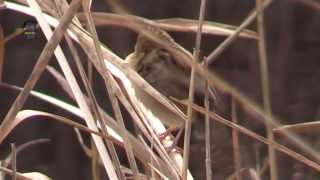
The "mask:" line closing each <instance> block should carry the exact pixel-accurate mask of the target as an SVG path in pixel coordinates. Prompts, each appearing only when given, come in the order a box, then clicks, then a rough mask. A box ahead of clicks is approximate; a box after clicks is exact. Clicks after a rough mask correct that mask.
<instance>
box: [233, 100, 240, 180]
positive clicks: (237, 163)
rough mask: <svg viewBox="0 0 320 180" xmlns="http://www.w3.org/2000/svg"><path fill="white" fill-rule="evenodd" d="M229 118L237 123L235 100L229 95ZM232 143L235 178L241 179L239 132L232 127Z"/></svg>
mask: <svg viewBox="0 0 320 180" xmlns="http://www.w3.org/2000/svg"><path fill="white" fill-rule="evenodd" d="M231 120H232V122H233V123H235V124H237V123H238V118H237V109H236V102H235V100H234V98H232V97H231ZM232 145H233V158H234V167H235V168H234V169H235V175H236V178H237V180H241V179H242V177H241V172H240V170H241V155H240V154H241V152H240V143H239V133H238V131H237V130H236V129H234V128H233V129H232Z"/></svg>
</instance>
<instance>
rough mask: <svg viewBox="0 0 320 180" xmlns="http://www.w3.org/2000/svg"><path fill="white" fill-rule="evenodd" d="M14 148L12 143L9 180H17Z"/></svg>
mask: <svg viewBox="0 0 320 180" xmlns="http://www.w3.org/2000/svg"><path fill="white" fill-rule="evenodd" d="M16 150H17V149H16V146H15V145H14V143H11V169H12V175H11V179H12V180H16V179H17V151H16Z"/></svg>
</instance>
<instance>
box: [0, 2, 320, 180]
mask: <svg viewBox="0 0 320 180" xmlns="http://www.w3.org/2000/svg"><path fill="white" fill-rule="evenodd" d="M93 3H94V2H93ZM110 3H111V4H112V5H113V6H114V7H115V8H114V9H115V12H116V13H96V12H92V11H91V8H90V7H91V1H90V0H72V1H71V2H70V4H69V3H68V2H67V1H65V0H54V1H52V0H41V1H36V0H17V1H4V2H3V4H2V8H4V9H7V10H10V11H15V12H16V13H24V14H27V15H30V16H33V17H34V18H35V19H36V21H37V25H35V26H36V27H35V28H39V29H41V31H42V32H43V34H44V35H45V37H46V38H47V40H48V41H47V43H46V44H45V46H44V47H43V50H42V52H41V55H40V56H39V58H38V59H37V63H36V64H35V66H34V68H33V70H32V72H31V73H30V75H29V77H28V80H27V81H26V82H25V84H24V87H17V86H15V85H14V84H8V83H5V82H1V86H2V87H5V88H8V89H11V90H12V91H19V95H18V96H17V97H16V99H15V101H14V102H13V104H12V105H11V107H10V110H9V111H8V113H7V114H6V115H5V118H4V119H3V121H2V123H1V126H0V143H2V142H3V141H4V139H5V138H6V137H7V136H8V134H9V133H10V132H11V131H12V130H13V129H14V128H15V127H16V126H17V125H18V124H19V123H21V122H23V121H25V120H28V119H32V117H36V116H37V117H38V116H40V117H49V118H50V119H53V120H55V121H56V122H57V123H64V124H67V125H69V126H72V127H74V128H75V131H76V132H77V134H78V139H79V148H83V150H84V151H85V152H86V153H87V155H88V156H89V157H90V158H92V160H93V161H92V162H93V163H92V167H96V168H92V169H93V170H92V179H99V178H101V177H99V176H100V172H99V168H97V167H98V166H102V167H103V171H105V172H106V175H107V177H109V179H130V178H134V179H193V178H194V177H193V174H192V172H191V171H189V170H188V168H189V166H190V162H189V161H190V157H192V156H195V155H194V154H191V153H190V148H192V143H190V137H191V133H192V128H191V127H192V124H191V118H193V117H194V116H192V114H193V113H196V112H197V113H199V114H202V115H203V117H204V119H205V121H201V123H204V124H205V132H204V133H203V134H202V136H205V141H204V142H203V145H202V147H203V149H205V152H203V153H205V154H206V157H205V161H204V162H202V163H203V167H205V169H202V170H201V171H202V172H203V173H205V174H206V175H205V176H206V178H207V179H213V177H214V175H215V174H217V173H219V172H216V171H215V169H216V168H215V166H223V164H217V165H213V164H215V163H214V162H215V159H214V157H213V156H212V153H214V152H212V146H213V144H211V143H212V140H210V138H211V135H210V133H213V132H221V131H219V130H218V129H215V128H219V127H218V126H214V127H211V128H210V124H211V123H212V122H215V123H217V124H222V125H223V126H224V127H228V130H229V131H227V133H229V134H230V136H231V134H232V136H231V137H230V138H228V139H227V141H229V142H231V145H232V146H231V148H229V150H226V151H224V153H225V154H224V156H225V157H227V156H228V157H232V161H233V162H232V163H231V164H228V167H229V166H231V167H232V170H231V171H228V172H230V173H229V174H228V179H238V180H240V179H246V178H251V179H266V178H270V179H272V180H276V179H278V178H279V177H278V171H279V168H278V167H277V152H281V155H286V156H289V157H291V158H292V159H294V160H295V161H297V162H300V163H302V164H304V165H306V166H308V167H309V168H310V169H313V170H315V171H319V170H320V165H319V164H318V162H319V161H320V156H319V153H318V152H317V150H316V149H314V148H312V147H311V146H310V145H309V144H308V143H307V142H304V141H302V139H301V138H300V137H299V136H297V133H299V132H303V131H306V129H308V130H310V129H315V130H316V129H317V128H316V127H317V123H306V124H294V125H291V126H283V125H282V124H281V123H280V121H279V120H278V119H276V118H275V117H274V116H273V115H272V111H271V109H272V107H271V103H270V97H269V96H270V95H269V94H270V93H269V79H268V76H269V75H268V60H267V57H268V56H267V54H266V50H265V49H266V48H265V37H264V34H265V32H264V16H263V15H264V9H266V8H268V6H269V5H270V4H272V1H271V0H256V8H255V9H253V10H252V11H251V12H250V13H249V15H248V16H247V18H246V19H245V20H244V21H243V22H242V23H241V25H239V26H230V25H226V24H222V23H214V22H210V21H206V20H205V16H204V14H205V11H206V10H205V9H206V1H205V0H202V1H201V7H199V19H198V20H191V19H179V18H171V19H161V20H150V19H146V18H142V17H138V16H133V15H126V14H125V11H124V10H123V9H122V8H121V6H120V5H119V4H116V3H115V2H112V1H110ZM255 21H256V22H257V29H256V32H255V31H251V30H247V27H248V26H249V25H250V24H252V23H253V22H255ZM101 26H118V27H123V28H126V29H129V30H130V31H133V32H136V33H137V34H139V35H142V36H144V37H145V38H147V39H148V40H149V41H151V42H153V43H155V44H157V46H159V47H161V48H162V49H165V50H166V51H168V52H169V53H170V54H172V56H173V57H174V59H176V60H177V61H179V64H181V65H182V66H184V68H186V69H189V70H190V72H191V73H190V87H189V90H190V93H189V99H188V101H181V100H178V99H174V98H167V97H165V96H163V95H162V94H161V93H159V92H158V91H157V90H156V89H154V88H153V87H152V86H151V85H150V84H149V83H148V82H146V81H145V80H144V79H143V77H141V76H140V75H139V74H138V73H137V72H136V71H135V70H134V69H131V67H130V66H128V64H127V63H126V61H124V60H123V59H121V58H120V57H119V56H117V54H115V53H114V52H113V51H112V50H111V49H109V48H107V46H106V45H104V44H102V43H101V42H100V41H99V36H98V34H97V31H96V27H101ZM27 30H28V29H21V30H20V31H16V32H15V33H14V34H10V35H7V36H4V35H3V33H0V41H1V44H0V45H1V46H0V60H1V62H0V63H1V64H0V65H1V69H4V68H6V67H3V65H4V63H3V62H4V61H5V59H4V53H5V45H6V43H7V42H8V41H10V40H12V39H13V38H15V37H16V36H17V35H19V34H21V33H24V32H25V31H27ZM167 32H179V33H186V32H188V33H194V34H196V40H195V45H194V52H189V51H187V50H186V49H184V48H183V47H182V46H180V45H179V44H178V43H176V42H175V41H174V40H172V39H171V38H170V36H169V35H168V33H167ZM202 34H206V35H210V36H224V37H226V38H225V40H224V41H223V42H222V43H221V44H220V45H219V46H218V47H217V48H216V49H214V50H213V52H212V53H211V54H209V55H207V56H206V57H201V56H200V55H199V52H200V51H201V36H202ZM239 38H246V39H251V40H252V41H256V42H257V45H258V54H259V63H260V71H261V75H260V76H261V87H262V88H261V89H262V92H261V93H262V97H263V107H260V106H259V105H258V104H257V103H255V102H254V101H252V100H251V99H249V98H248V97H246V96H245V95H243V93H242V92H240V91H238V90H237V89H236V88H234V86H233V85H232V84H229V83H228V82H226V81H224V80H223V79H221V78H220V77H219V76H218V75H217V74H216V73H215V72H214V71H211V70H208V69H207V65H208V64H210V63H212V62H214V61H215V60H216V59H217V58H219V56H220V54H221V53H222V52H223V51H224V50H225V49H226V48H227V47H228V46H230V45H231V44H232V43H233V42H234V41H235V40H236V39H239ZM62 39H64V40H65V41H66V42H67V45H68V48H66V50H67V51H69V52H70V53H71V55H72V58H71V59H67V58H66V55H65V54H64V52H63V51H62V48H61V47H60V46H59V43H60V42H61V40H62ZM79 47H81V48H79ZM30 48H32V47H30ZM79 51H83V52H84V53H85V54H86V56H87V57H88V58H87V61H88V62H86V63H88V70H86V69H85V68H84V65H83V62H84V58H83V57H82V56H81V55H80V54H79ZM52 56H55V57H56V59H57V62H58V64H59V66H60V68H61V70H62V71H61V72H60V71H58V70H56V69H55V68H53V67H52V66H50V65H48V64H49V61H50V60H51V59H52V58H51V57H52ZM70 61H74V64H75V65H76V68H73V69H72V68H71V67H70ZM74 69H76V70H74ZM93 69H94V71H96V72H97V74H98V75H99V76H100V77H101V78H102V79H103V80H104V87H105V89H106V91H107V92H108V96H109V97H108V98H109V100H110V102H111V108H110V109H112V111H113V114H114V115H113V116H110V115H109V112H107V111H106V110H105V109H103V108H102V107H101V106H100V105H99V104H98V102H97V98H96V95H95V93H94V92H93V87H92V72H93ZM44 71H48V72H49V73H50V74H51V75H52V76H53V77H54V78H55V79H56V81H57V82H58V83H59V84H60V86H61V89H62V90H63V91H64V92H65V93H66V94H67V95H68V96H69V97H70V98H71V99H72V100H73V103H72V104H69V103H67V102H65V101H64V100H61V99H58V98H56V97H53V96H49V95H46V94H43V93H41V92H37V91H34V90H33V88H34V86H35V85H36V83H37V82H38V80H39V79H40V78H41V76H42V74H43V72H44ZM74 71H77V74H79V77H76V76H75V74H76V73H75V72H74ZM1 74H2V72H1V73H0V75H1ZM17 75H19V74H17ZM195 75H198V76H199V77H201V78H202V79H203V81H205V82H206V84H207V86H208V87H211V88H214V89H217V90H218V91H221V92H223V93H225V94H227V95H228V96H230V97H231V99H232V101H230V102H227V103H229V104H231V105H230V106H231V114H232V117H231V118H226V117H224V116H222V115H221V114H219V113H217V112H214V111H209V109H210V108H209V106H210V105H209V103H208V96H209V93H206V98H204V99H203V101H205V103H203V104H204V106H200V105H197V104H195V103H194V101H193V92H194V77H195ZM137 92H139V93H146V94H148V95H149V96H151V97H153V98H154V99H156V100H157V101H158V105H159V106H161V108H165V109H166V110H167V111H170V113H174V114H175V115H176V116H177V117H179V118H181V119H184V120H185V122H186V123H185V131H184V136H182V137H183V139H184V144H183V146H182V147H183V148H182V149H183V150H181V151H178V150H177V149H178V148H176V147H173V149H172V147H171V144H172V143H173V140H174V137H173V136H172V135H170V136H167V137H165V139H160V138H159V135H160V134H162V133H165V132H166V128H165V127H164V125H163V124H162V122H161V119H160V118H159V117H157V116H156V115H155V114H156V113H152V111H151V112H150V111H149V110H148V107H146V108H145V107H144V108H143V104H142V105H141V102H140V101H139V99H137V97H136V96H135V95H136V93H137ZM30 96H33V97H36V98H39V99H41V100H42V101H45V102H47V103H50V104H53V105H54V106H57V107H59V108H61V109H63V110H65V111H67V112H69V113H71V114H73V115H75V116H77V117H78V118H79V119H82V120H83V122H84V123H83V124H80V123H77V122H75V121H74V120H72V119H69V118H67V117H63V116H61V115H58V114H53V113H49V112H44V111H40V110H36V109H23V107H24V104H25V102H26V100H27V99H28V97H30ZM173 102H174V103H173ZM175 104H181V105H183V106H186V107H187V109H188V110H187V112H186V113H184V112H182V111H181V110H180V109H179V108H177V106H176V105H175ZM120 105H122V106H123V107H125V109H126V111H127V112H126V113H128V114H129V115H130V118H131V119H132V120H130V121H127V120H126V119H124V117H127V116H124V115H123V112H124V111H123V110H121V109H120ZM237 106H241V107H242V108H243V109H244V110H245V111H246V112H247V113H248V114H250V115H252V117H253V118H255V119H257V120H260V123H261V124H264V127H265V129H266V137H264V136H262V135H260V134H258V133H256V132H254V131H252V130H250V129H248V128H246V127H243V126H241V125H240V124H238V123H237V119H238V118H237V110H236V107H237ZM125 122H126V123H127V122H130V125H128V124H126V123H125ZM129 126H130V127H132V126H134V127H135V131H132V130H128V127H129ZM79 130H80V131H83V132H85V133H89V134H90V135H91V137H92V141H93V142H94V145H93V146H92V147H87V145H86V144H85V143H84V142H83V139H82V136H81V133H79ZM275 133H281V134H282V136H283V137H284V138H286V139H288V141H290V142H291V143H293V144H294V145H295V146H297V147H298V148H299V152H298V151H295V150H293V149H290V148H288V147H286V146H285V145H283V144H281V143H279V142H277V141H276V140H275V139H274V134H275ZM213 134H214V135H215V136H219V133H213ZM239 134H241V136H243V135H244V136H247V137H249V138H250V141H252V142H256V141H258V142H261V143H262V144H265V147H267V149H268V153H266V154H267V155H266V156H265V157H264V160H261V162H259V161H258V160H256V161H255V162H254V163H253V166H245V165H244V164H245V163H244V162H243V161H244V159H243V158H244V155H243V152H242V150H241V149H242V146H243V145H241V141H239V140H240V137H239ZM220 135H221V134H220ZM217 138H218V139H219V138H220V137H216V139H217ZM37 143H41V140H34V141H32V142H28V143H26V144H24V145H21V146H18V147H15V144H14V142H13V143H12V144H11V147H12V151H11V154H10V155H9V157H7V158H6V159H5V160H3V163H1V167H0V170H1V171H2V172H3V173H1V175H2V176H3V177H4V176H5V174H7V175H10V176H12V177H13V179H14V178H18V179H35V178H43V179H49V177H47V176H46V175H44V174H41V173H38V172H29V173H19V169H18V170H17V168H16V156H17V153H19V152H20V151H21V149H23V148H25V146H26V147H27V146H30V145H34V144H37ZM252 144H253V143H252ZM214 145H215V146H218V147H219V146H221V144H219V143H215V144H214ZM119 147H120V148H119ZM204 147H205V148H204ZM119 149H123V150H124V151H123V150H119ZM168 149H172V150H170V151H168ZM230 149H231V150H230ZM301 152H303V153H301ZM199 153H201V152H199ZM306 154H307V156H306ZM22 156H23V154H22ZM119 157H121V159H123V157H125V159H126V161H125V162H123V161H120V160H119V159H120V158H119ZM246 157H248V156H246ZM249 157H250V158H255V157H256V155H255V154H254V153H251V154H250V155H249ZM254 165H255V166H256V168H254ZM9 167H10V168H9ZM258 167H261V168H258ZM268 172H270V173H268ZM0 178H1V177H0Z"/></svg>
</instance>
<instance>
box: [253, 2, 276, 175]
mask: <svg viewBox="0 0 320 180" xmlns="http://www.w3.org/2000/svg"><path fill="white" fill-rule="evenodd" d="M262 3H263V2H262V0H256V7H257V11H258V17H257V26H258V34H259V40H258V52H259V60H260V72H261V73H260V77H261V86H262V99H263V107H264V109H265V112H266V114H268V115H271V114H272V110H271V98H270V87H269V73H268V63H267V52H266V42H265V29H264V10H263V8H262ZM265 126H266V129H267V136H268V139H269V140H271V141H274V135H273V132H272V128H273V126H272V124H271V123H270V122H268V121H266V122H265ZM268 151H269V163H270V179H271V180H277V179H278V168H277V158H276V151H275V149H274V148H273V147H272V146H268Z"/></svg>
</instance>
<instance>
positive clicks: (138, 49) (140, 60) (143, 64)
mask: <svg viewBox="0 0 320 180" xmlns="http://www.w3.org/2000/svg"><path fill="white" fill-rule="evenodd" d="M126 62H127V63H128V64H129V66H130V67H131V68H133V69H134V70H135V71H137V73H138V74H139V75H141V77H143V78H144V79H145V80H146V81H147V82H148V83H149V84H150V85H151V86H152V87H154V88H155V89H156V90H158V91H159V92H160V93H161V94H162V95H164V96H166V97H168V98H169V97H174V98H177V99H180V100H184V99H188V94H189V81H190V72H191V71H190V69H186V68H185V67H183V66H181V64H179V62H178V61H176V60H175V59H174V57H173V56H172V55H171V54H170V53H169V52H168V51H167V50H165V49H164V48H162V47H160V46H159V45H157V44H156V43H154V42H152V41H150V40H148V39H147V38H146V37H144V36H142V35H139V36H138V39H137V43H136V46H135V50H134V52H133V53H131V54H130V55H129V56H128V57H127V58H126ZM204 92H205V83H204V80H202V79H200V78H199V77H198V76H196V79H195V97H196V98H200V97H202V98H201V101H203V97H204ZM210 92H211V95H212V97H213V100H214V101H215V100H216V98H215V93H213V91H210ZM136 97H137V99H138V100H139V101H140V102H142V103H143V104H144V106H145V107H146V108H147V109H149V110H150V111H151V112H152V113H153V114H154V115H155V116H156V117H158V118H159V119H160V120H161V122H162V123H164V124H165V125H166V126H168V127H169V128H171V129H177V128H181V127H184V124H185V120H184V119H182V118H181V117H179V116H178V115H176V114H174V113H173V112H171V111H170V110H168V109H167V108H166V107H164V106H163V105H162V104H161V103H159V102H158V101H157V100H156V99H154V98H153V97H151V96H150V95H149V94H147V93H145V92H143V91H141V92H140V91H139V92H136ZM177 106H178V107H179V106H180V105H177ZM181 110H182V111H185V110H184V109H181ZM192 119H195V118H192Z"/></svg>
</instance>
